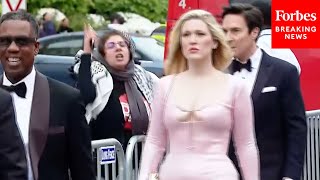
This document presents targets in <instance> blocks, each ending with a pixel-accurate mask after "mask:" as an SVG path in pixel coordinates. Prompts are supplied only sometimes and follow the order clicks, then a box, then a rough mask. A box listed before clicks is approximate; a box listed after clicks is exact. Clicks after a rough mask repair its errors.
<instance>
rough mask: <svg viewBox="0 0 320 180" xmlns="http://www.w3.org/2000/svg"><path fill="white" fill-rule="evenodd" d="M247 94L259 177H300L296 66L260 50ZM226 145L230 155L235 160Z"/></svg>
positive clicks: (303, 129)
mask: <svg viewBox="0 0 320 180" xmlns="http://www.w3.org/2000/svg"><path fill="white" fill-rule="evenodd" d="M231 66H232V64H231ZM230 69H231V68H230ZM251 97H252V102H253V108H254V118H255V133H256V140H257V145H258V149H259V155H260V175H261V180H282V178H283V177H289V178H292V179H294V180H298V179H300V176H301V173H302V170H303V164H304V154H305V148H306V138H307V125H306V116H305V108H304V104H303V99H302V95H301V91H300V82H299V74H298V72H297V69H296V68H295V66H293V65H291V64H289V63H288V62H285V61H283V60H280V59H278V58H275V57H272V56H269V55H268V54H267V53H265V52H264V51H263V50H262V59H261V64H260V67H259V71H258V73H257V77H256V81H255V83H254V86H253V90H252V93H251ZM230 147H231V148H230V152H229V153H230V158H231V159H232V160H233V161H234V162H235V164H238V163H237V159H236V157H235V154H234V148H233V145H232V143H231V145H230ZM240 169H241V168H240Z"/></svg>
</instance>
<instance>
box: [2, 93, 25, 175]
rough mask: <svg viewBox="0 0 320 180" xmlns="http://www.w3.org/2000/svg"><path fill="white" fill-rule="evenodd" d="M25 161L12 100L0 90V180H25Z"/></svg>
mask: <svg viewBox="0 0 320 180" xmlns="http://www.w3.org/2000/svg"><path fill="white" fill-rule="evenodd" d="M27 173H28V167H27V159H26V154H25V150H24V146H23V142H22V140H21V138H20V134H19V130H18V127H17V125H16V119H15V115H14V109H13V105H12V99H11V96H10V94H9V93H7V92H6V91H4V90H2V89H1V88H0V179H1V180H26V179H27Z"/></svg>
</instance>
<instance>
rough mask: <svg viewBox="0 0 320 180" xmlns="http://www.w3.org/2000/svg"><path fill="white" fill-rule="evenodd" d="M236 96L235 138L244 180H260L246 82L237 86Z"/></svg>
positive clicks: (251, 109) (251, 110) (234, 112)
mask: <svg viewBox="0 0 320 180" xmlns="http://www.w3.org/2000/svg"><path fill="white" fill-rule="evenodd" d="M240 81H241V80H240ZM237 83H238V82H237ZM239 83H240V82H239ZM234 97H235V98H234V108H233V117H234V118H233V121H234V123H233V139H234V143H235V150H236V155H237V158H238V162H239V165H240V170H241V173H242V177H244V180H259V179H260V167H259V154H258V148H257V144H256V139H255V130H254V118H253V108H252V102H251V97H250V92H249V90H248V89H247V88H246V86H245V84H244V83H242V82H241V83H240V84H239V86H237V90H236V94H235V96H234Z"/></svg>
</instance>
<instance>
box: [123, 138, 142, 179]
mask: <svg viewBox="0 0 320 180" xmlns="http://www.w3.org/2000/svg"><path fill="white" fill-rule="evenodd" d="M139 143H141V146H139ZM144 143H145V135H138V136H133V137H132V138H131V139H130V140H129V143H128V146H127V150H126V180H136V179H137V177H138V172H139V165H140V164H139V162H140V155H141V153H142V148H143V146H144ZM139 152H140V153H139ZM133 164H134V167H133Z"/></svg>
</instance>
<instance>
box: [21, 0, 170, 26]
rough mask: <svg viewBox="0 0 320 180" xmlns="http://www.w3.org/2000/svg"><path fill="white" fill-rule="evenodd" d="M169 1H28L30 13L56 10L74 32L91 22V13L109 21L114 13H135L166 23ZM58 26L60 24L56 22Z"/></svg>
mask: <svg viewBox="0 0 320 180" xmlns="http://www.w3.org/2000/svg"><path fill="white" fill-rule="evenodd" d="M167 6H168V0H27V10H28V12H30V13H32V14H34V15H36V13H37V11H38V10H39V9H41V8H48V7H52V8H56V9H59V10H60V11H61V12H63V13H64V14H65V15H66V16H67V17H68V18H69V20H70V26H71V27H72V28H73V29H74V30H81V29H82V27H83V23H84V22H89V23H90V20H88V19H87V18H86V15H87V14H89V12H94V13H96V14H100V15H102V16H104V17H105V18H107V19H108V17H109V15H110V14H112V13H114V12H118V11H121V12H133V13H137V14H140V15H142V16H144V17H146V18H148V19H150V20H151V21H154V22H162V23H163V22H165V20H166V16H167ZM56 24H58V22H56Z"/></svg>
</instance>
